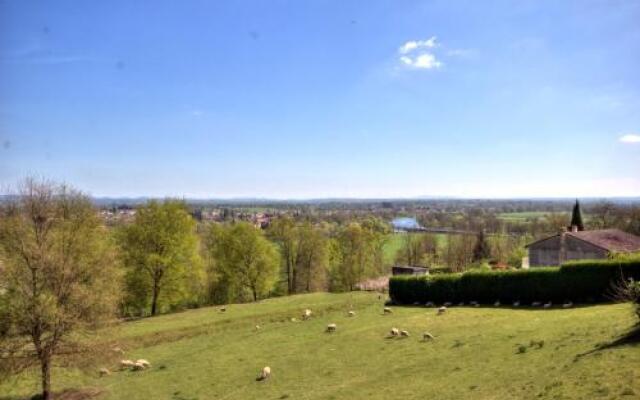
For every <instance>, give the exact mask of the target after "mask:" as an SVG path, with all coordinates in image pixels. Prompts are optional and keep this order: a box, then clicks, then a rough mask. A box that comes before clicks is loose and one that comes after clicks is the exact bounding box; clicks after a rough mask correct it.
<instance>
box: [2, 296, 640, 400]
mask: <svg viewBox="0 0 640 400" xmlns="http://www.w3.org/2000/svg"><path fill="white" fill-rule="evenodd" d="M383 301H384V299H379V297H378V295H377V294H373V293H363V292H354V293H346V294H327V293H318V294H308V295H298V296H291V297H283V298H274V299H270V300H265V301H261V302H259V303H256V304H242V305H230V306H227V308H226V311H224V312H223V311H221V309H220V308H218V307H210V308H201V309H197V310H190V311H186V312H182V313H178V314H171V315H164V316H159V317H154V318H147V319H142V320H138V321H134V322H124V323H121V324H120V325H119V326H117V327H114V328H110V329H106V330H104V331H102V332H100V335H98V338H97V339H95V340H103V341H106V340H108V341H109V342H110V343H116V344H117V345H119V346H120V347H122V348H123V349H124V350H125V355H124V356H118V357H117V358H114V357H113V356H112V357H110V358H109V359H108V360H107V359H106V358H104V359H101V361H98V362H94V363H93V364H91V365H86V366H84V367H83V368H71V367H67V368H60V367H58V368H56V369H55V370H54V371H53V386H54V390H55V391H57V392H62V391H64V390H67V393H72V391H70V390H71V389H73V390H79V391H80V393H83V392H84V393H94V394H96V393H97V398H100V399H127V400H136V399H173V400H186V399H189V400H197V399H200V400H205V399H365V398H366V399H369V400H374V399H384V400H388V399H390V398H403V399H461V398H473V399H633V398H638V397H639V396H640V369H639V368H637V366H638V365H640V349H639V348H638V346H637V345H635V344H623V345H616V346H608V347H607V346H605V345H607V344H611V343H613V342H614V341H615V340H616V339H617V338H619V337H621V336H622V335H624V334H625V333H626V332H628V331H629V330H630V329H632V328H633V326H634V324H635V322H636V321H635V319H634V315H633V312H632V309H631V306H629V305H627V304H613V305H597V306H588V307H587V306H585V307H576V308H572V309H562V308H556V309H525V308H522V309H510V308H493V307H487V308H482V307H481V308H472V307H452V308H449V309H448V310H447V312H446V313H445V314H444V315H440V316H438V315H437V313H436V310H435V309H433V308H426V307H393V308H392V309H393V313H392V314H389V315H383V312H382V311H383ZM305 308H309V309H311V310H312V311H313V317H312V318H311V319H310V320H308V321H302V320H301V318H300V317H301V314H302V311H303V310H304V309H305ZM349 310H354V311H355V313H356V314H355V316H353V317H349V316H348V314H347V313H348V311H349ZM292 318H294V319H293V320H292ZM329 323H335V324H337V331H336V332H335V333H326V332H325V329H326V326H327V324H329ZM256 325H259V327H260V328H259V329H256ZM392 327H396V328H398V329H401V330H407V331H408V332H409V333H410V337H408V338H390V337H389V336H388V332H389V330H390V329H391V328H392ZM424 331H428V332H430V333H431V334H432V335H433V336H435V339H434V340H429V341H424V340H423V339H422V333H423V332H424ZM120 358H128V359H133V360H135V359H138V358H144V359H147V360H148V361H150V362H151V364H152V367H151V368H149V369H147V370H144V371H138V372H134V371H129V370H126V371H120V370H119V369H118V360H119V359H120ZM265 366H269V367H270V368H271V370H272V376H271V377H270V378H269V379H267V380H265V381H257V380H256V377H257V376H258V374H259V372H260V371H261V369H262V368H263V367H265ZM101 367H107V368H109V369H111V370H112V374H111V375H110V376H105V377H99V374H98V370H99V368H101ZM38 390H39V386H38V376H37V375H36V374H35V372H34V371H31V372H27V373H23V374H22V375H20V376H19V377H17V378H12V379H10V380H8V381H5V382H2V383H0V399H23V398H29V397H30V396H32V395H33V394H35V393H37V392H38ZM69 398H75V397H69Z"/></svg>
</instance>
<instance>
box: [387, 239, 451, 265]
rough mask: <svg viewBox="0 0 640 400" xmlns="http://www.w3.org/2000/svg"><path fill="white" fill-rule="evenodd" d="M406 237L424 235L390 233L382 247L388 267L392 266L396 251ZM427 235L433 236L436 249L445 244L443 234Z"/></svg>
mask: <svg viewBox="0 0 640 400" xmlns="http://www.w3.org/2000/svg"><path fill="white" fill-rule="evenodd" d="M406 235H425V233H419V232H414V233H392V234H390V235H389V237H388V238H387V243H386V244H385V247H384V259H385V262H386V263H387V264H388V265H391V264H393V262H394V261H395V258H396V254H397V253H398V250H400V249H401V248H402V246H403V245H404V243H405V240H406V239H405V237H406ZM429 235H435V237H436V240H437V243H438V247H440V248H443V247H444V246H445V245H446V243H447V235H446V234H444V233H430V234H429Z"/></svg>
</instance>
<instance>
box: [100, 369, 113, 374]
mask: <svg viewBox="0 0 640 400" xmlns="http://www.w3.org/2000/svg"><path fill="white" fill-rule="evenodd" d="M109 375H111V371H109V370H108V369H107V368H100V376H109Z"/></svg>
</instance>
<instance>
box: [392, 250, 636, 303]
mask: <svg viewBox="0 0 640 400" xmlns="http://www.w3.org/2000/svg"><path fill="white" fill-rule="evenodd" d="M623 278H624V279H628V278H633V279H634V280H640V259H637V260H624V261H617V260H595V261H577V262H569V263H566V264H563V265H562V266H561V267H560V268H557V267H555V268H554V267H547V268H531V269H527V270H513V271H471V272H467V273H464V274H442V275H427V276H417V277H416V276H394V277H392V278H391V279H390V280H389V295H390V297H391V299H392V300H393V301H394V302H397V303H401V304H413V303H416V302H418V303H422V304H424V303H426V302H429V301H432V302H434V303H444V302H452V303H459V302H470V301H477V302H480V303H493V302H495V301H496V300H500V301H501V302H504V303H511V302H514V301H521V302H523V303H525V304H526V303H532V302H534V301H543V302H547V301H552V302H554V303H559V302H565V301H569V300H570V301H574V302H603V301H611V300H612V295H613V292H612V288H613V284H615V283H617V282H620V280H621V279H623Z"/></svg>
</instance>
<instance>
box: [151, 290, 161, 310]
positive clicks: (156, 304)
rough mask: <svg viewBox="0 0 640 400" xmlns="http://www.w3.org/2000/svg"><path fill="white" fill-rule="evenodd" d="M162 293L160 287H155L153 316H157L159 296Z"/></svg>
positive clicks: (152, 303) (152, 307)
mask: <svg viewBox="0 0 640 400" xmlns="http://www.w3.org/2000/svg"><path fill="white" fill-rule="evenodd" d="M159 292H160V288H159V287H158V285H153V297H152V299H151V315H152V316H154V315H156V313H157V311H158V294H159Z"/></svg>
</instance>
